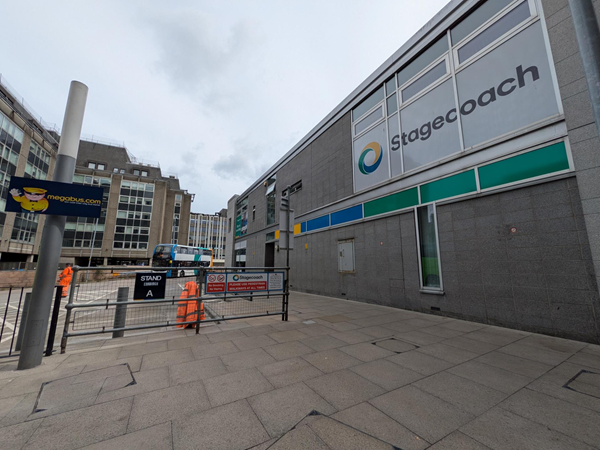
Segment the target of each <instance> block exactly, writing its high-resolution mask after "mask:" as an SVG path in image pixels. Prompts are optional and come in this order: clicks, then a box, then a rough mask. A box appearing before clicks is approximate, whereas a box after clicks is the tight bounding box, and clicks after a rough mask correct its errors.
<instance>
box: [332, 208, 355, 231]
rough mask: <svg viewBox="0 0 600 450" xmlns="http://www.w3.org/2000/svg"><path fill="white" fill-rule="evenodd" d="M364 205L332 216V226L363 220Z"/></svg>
mask: <svg viewBox="0 0 600 450" xmlns="http://www.w3.org/2000/svg"><path fill="white" fill-rule="evenodd" d="M362 217H363V213H362V205H356V206H352V207H350V208H346V209H342V210H341V211H337V212H334V213H332V214H331V226H333V225H339V224H340V223H345V222H351V221H353V220H358V219H362Z"/></svg>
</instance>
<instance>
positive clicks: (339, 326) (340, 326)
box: [302, 322, 362, 331]
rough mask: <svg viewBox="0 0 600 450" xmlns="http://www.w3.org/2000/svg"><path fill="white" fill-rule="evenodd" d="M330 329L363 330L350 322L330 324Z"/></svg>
mask: <svg viewBox="0 0 600 450" xmlns="http://www.w3.org/2000/svg"><path fill="white" fill-rule="evenodd" d="M329 328H331V329H332V330H335V331H352V330H358V329H360V328H362V327H361V326H360V325H356V324H353V323H350V322H338V323H332V324H330V326H329ZM302 330H304V328H302Z"/></svg>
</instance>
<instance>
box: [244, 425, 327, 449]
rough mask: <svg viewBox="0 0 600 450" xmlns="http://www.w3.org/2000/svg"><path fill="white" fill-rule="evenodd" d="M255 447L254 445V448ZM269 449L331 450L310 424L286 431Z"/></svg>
mask: <svg viewBox="0 0 600 450" xmlns="http://www.w3.org/2000/svg"><path fill="white" fill-rule="evenodd" d="M254 448H255V447H253V449H254ZM264 448H265V449H266V448H268V449H269V450H312V449H315V450H331V449H330V447H328V446H327V445H325V443H324V442H323V441H322V440H321V438H319V436H317V434H316V433H315V432H314V431H313V430H311V429H310V427H308V426H306V425H305V426H301V427H297V428H295V429H293V430H291V431H290V432H288V433H286V434H285V435H284V436H282V437H281V438H280V439H279V440H277V441H276V442H275V443H274V444H272V445H271V446H269V447H264Z"/></svg>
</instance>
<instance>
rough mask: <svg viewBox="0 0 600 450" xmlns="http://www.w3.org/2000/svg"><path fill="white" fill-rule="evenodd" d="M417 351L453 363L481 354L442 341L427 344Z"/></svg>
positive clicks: (462, 361) (459, 362)
mask: <svg viewBox="0 0 600 450" xmlns="http://www.w3.org/2000/svg"><path fill="white" fill-rule="evenodd" d="M416 351H417V352H421V353H425V354H427V355H430V356H434V357H436V358H438V359H443V360H444V361H448V362H449V363H451V364H461V363H464V362H466V361H469V360H471V359H474V358H477V357H478V356H479V354H478V353H473V352H470V351H468V350H463V349H462V348H457V347H452V346H451V345H444V344H443V343H440V342H438V343H437V344H431V345H426V346H424V347H421V348H419V349H417V350H416Z"/></svg>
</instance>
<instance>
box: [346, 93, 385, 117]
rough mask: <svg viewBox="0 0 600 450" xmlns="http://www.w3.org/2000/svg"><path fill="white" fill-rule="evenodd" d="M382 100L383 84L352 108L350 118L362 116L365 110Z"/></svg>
mask: <svg viewBox="0 0 600 450" xmlns="http://www.w3.org/2000/svg"><path fill="white" fill-rule="evenodd" d="M381 100H383V86H381V87H380V88H379V89H377V90H376V91H375V92H373V93H372V94H371V95H370V96H369V97H367V98H366V99H365V100H363V101H362V103H360V104H359V105H358V106H357V107H356V108H354V109H353V110H352V120H353V121H356V119H359V118H360V117H362V116H363V115H364V114H365V113H366V112H367V111H370V110H371V109H372V108H373V107H374V106H375V105H377V104H378V103H379V102H380V101H381Z"/></svg>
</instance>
